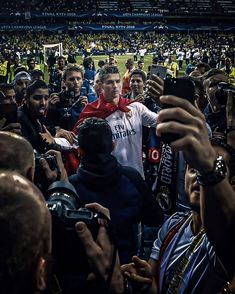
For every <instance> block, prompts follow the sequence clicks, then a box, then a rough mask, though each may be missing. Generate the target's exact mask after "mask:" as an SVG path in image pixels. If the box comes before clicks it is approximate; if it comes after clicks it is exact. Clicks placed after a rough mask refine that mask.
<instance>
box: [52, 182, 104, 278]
mask: <svg viewBox="0 0 235 294" xmlns="http://www.w3.org/2000/svg"><path fill="white" fill-rule="evenodd" d="M46 200H47V207H48V209H49V211H50V213H51V216H52V244H53V247H52V255H53V257H54V260H55V271H56V274H58V275H59V276H60V274H61V275H64V274H73V273H82V274H87V273H88V272H89V266H88V262H87V257H86V253H85V249H84V248H83V246H82V244H81V242H80V240H79V238H78V236H77V234H76V231H75V224H76V223H77V222H80V221H81V222H84V223H85V224H86V225H87V226H88V228H89V230H90V231H91V233H92V236H93V238H94V239H96V236H97V234H98V230H99V219H100V218H103V219H104V218H106V217H105V216H104V215H101V214H99V213H96V212H93V211H91V210H89V209H87V208H84V207H82V205H81V201H80V198H79V196H78V195H77V193H76V190H75V188H74V187H73V185H72V184H71V183H69V182H54V183H53V184H51V185H50V187H49V188H48V190H47V192H46Z"/></svg>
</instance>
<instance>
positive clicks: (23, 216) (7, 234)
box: [0, 172, 51, 293]
mask: <svg viewBox="0 0 235 294" xmlns="http://www.w3.org/2000/svg"><path fill="white" fill-rule="evenodd" d="M50 230H51V224H50V214H49V211H48V209H47V207H46V204H45V201H44V198H43V196H42V194H41V192H40V191H39V190H38V189H37V188H36V187H35V186H34V185H33V184H32V183H31V182H30V181H28V180H27V179H26V178H24V177H22V176H21V175H19V174H17V173H14V172H4V173H3V172H2V173H0V232H1V236H2V237H1V238H0V284H1V293H34V292H35V289H36V288H38V287H37V283H36V278H35V277H36V271H37V264H38V262H39V260H40V259H41V258H44V257H46V256H47V255H48V254H49V253H50V250H51V244H50ZM2 291H3V292H2Z"/></svg>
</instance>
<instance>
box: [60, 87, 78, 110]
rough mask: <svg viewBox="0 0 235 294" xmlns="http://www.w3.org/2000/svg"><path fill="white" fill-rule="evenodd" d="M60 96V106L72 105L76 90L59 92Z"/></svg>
mask: <svg viewBox="0 0 235 294" xmlns="http://www.w3.org/2000/svg"><path fill="white" fill-rule="evenodd" d="M58 96H59V97H60V107H66V106H71V105H72V103H73V102H74V98H75V93H74V91H69V90H64V91H62V92H60V93H59V94H58Z"/></svg>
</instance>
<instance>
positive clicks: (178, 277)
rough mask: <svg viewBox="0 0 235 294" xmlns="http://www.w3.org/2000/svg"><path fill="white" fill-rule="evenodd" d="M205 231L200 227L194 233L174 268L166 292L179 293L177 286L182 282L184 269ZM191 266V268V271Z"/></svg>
mask: <svg viewBox="0 0 235 294" xmlns="http://www.w3.org/2000/svg"><path fill="white" fill-rule="evenodd" d="M204 234H205V231H204V229H201V230H200V232H199V233H198V234H197V235H196V237H195V238H194V239H193V241H192V243H191V244H190V246H189V247H188V249H187V250H186V252H185V254H184V256H183V257H182V259H181V261H180V263H179V265H178V266H177V268H176V269H175V270H174V275H173V278H172V279H171V281H170V283H169V286H168V289H167V291H166V294H177V293H179V291H178V290H179V288H180V286H181V284H182V282H183V279H184V276H185V271H186V269H187V267H188V265H189V262H190V260H191V258H192V256H193V254H194V253H195V252H196V251H197V249H198V247H199V246H200V244H201V243H202V241H203V238H204ZM192 270H193V268H192V269H191V271H192Z"/></svg>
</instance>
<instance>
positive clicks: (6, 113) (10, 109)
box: [0, 103, 17, 125]
mask: <svg viewBox="0 0 235 294" xmlns="http://www.w3.org/2000/svg"><path fill="white" fill-rule="evenodd" d="M2 118H5V119H6V125H8V124H10V123H16V122H17V104H16V103H10V104H0V119H2Z"/></svg>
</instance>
